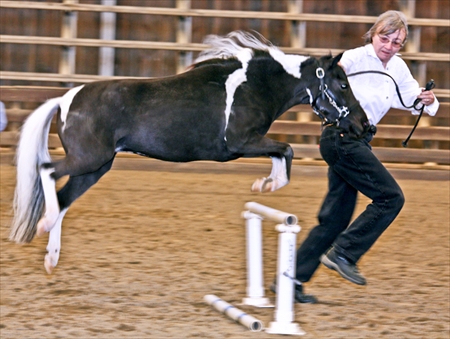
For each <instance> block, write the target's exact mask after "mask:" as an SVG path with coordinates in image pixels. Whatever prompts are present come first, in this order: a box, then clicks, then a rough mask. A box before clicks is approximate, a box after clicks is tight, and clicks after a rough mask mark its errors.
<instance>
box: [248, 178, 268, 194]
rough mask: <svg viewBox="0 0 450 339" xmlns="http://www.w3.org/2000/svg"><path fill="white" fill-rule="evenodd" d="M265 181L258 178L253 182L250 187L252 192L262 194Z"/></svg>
mask: <svg viewBox="0 0 450 339" xmlns="http://www.w3.org/2000/svg"><path fill="white" fill-rule="evenodd" d="M266 180H267V178H259V179H256V180H255V182H254V183H253V185H252V189H251V191H252V192H262V188H263V186H264V182H265V181H266Z"/></svg>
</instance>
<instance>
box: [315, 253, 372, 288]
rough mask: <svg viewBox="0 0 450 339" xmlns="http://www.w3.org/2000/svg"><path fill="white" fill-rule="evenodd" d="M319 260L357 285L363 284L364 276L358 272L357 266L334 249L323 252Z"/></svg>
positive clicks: (364, 281)
mask: <svg viewBox="0 0 450 339" xmlns="http://www.w3.org/2000/svg"><path fill="white" fill-rule="evenodd" d="M320 261H321V262H322V264H324V265H325V266H326V267H328V268H329V269H332V270H335V271H336V272H338V273H339V274H340V275H341V277H343V278H345V279H347V280H348V281H351V282H352V283H354V284H357V285H365V284H366V278H364V277H363V275H362V274H361V273H359V270H358V267H357V266H356V265H355V264H352V263H351V262H350V261H348V259H347V258H345V257H344V256H342V255H339V254H338V253H336V251H335V250H334V249H331V250H330V251H329V252H328V254H324V255H322V256H321V257H320Z"/></svg>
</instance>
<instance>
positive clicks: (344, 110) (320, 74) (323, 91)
mask: <svg viewBox="0 0 450 339" xmlns="http://www.w3.org/2000/svg"><path fill="white" fill-rule="evenodd" d="M316 77H317V78H318V79H319V80H320V85H319V91H320V96H321V97H322V100H325V98H327V99H328V102H329V103H330V104H331V106H333V107H334V108H335V109H336V111H338V113H339V116H338V117H337V118H336V120H335V121H333V120H330V119H328V118H327V117H326V116H324V115H323V114H322V112H321V111H320V109H319V108H318V107H317V106H316V105H317V99H318V98H319V96H316V98H315V99H314V100H313V102H312V103H311V107H312V109H313V111H314V113H315V114H317V115H318V116H319V118H320V119H321V120H322V124H323V126H330V125H336V126H339V123H340V122H341V120H342V119H344V118H345V117H347V115H349V114H350V112H351V110H352V109H353V108H354V107H356V106H358V105H359V103H358V102H357V103H356V104H355V105H353V106H351V107H350V108H349V107H347V106H339V105H338V104H337V103H336V100H334V98H333V96H332V94H331V93H330V92H329V90H328V86H327V85H326V84H325V81H324V78H325V71H324V70H323V68H322V67H318V68H317V69H316Z"/></svg>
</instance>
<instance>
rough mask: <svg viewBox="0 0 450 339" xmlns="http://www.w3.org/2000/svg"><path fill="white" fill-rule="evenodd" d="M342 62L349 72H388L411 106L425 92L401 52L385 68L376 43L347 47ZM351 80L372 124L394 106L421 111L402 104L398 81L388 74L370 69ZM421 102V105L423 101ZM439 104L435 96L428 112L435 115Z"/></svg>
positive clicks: (413, 111)
mask: <svg viewBox="0 0 450 339" xmlns="http://www.w3.org/2000/svg"><path fill="white" fill-rule="evenodd" d="M340 64H341V65H342V67H343V68H344V70H345V73H346V74H351V73H355V72H360V71H369V70H376V71H381V72H385V73H388V74H389V75H390V76H392V77H393V78H394V79H395V81H396V82H397V84H398V86H399V89H400V93H401V95H402V99H403V102H404V103H405V105H406V106H411V105H412V104H413V103H414V100H416V99H417V96H418V95H419V94H420V93H421V88H420V87H419V84H418V82H417V81H416V80H415V79H414V78H413V76H412V75H411V72H410V70H409V68H408V66H407V65H406V63H405V62H404V61H403V60H402V59H401V58H400V57H399V56H397V55H394V56H393V57H392V58H391V59H390V60H389V62H388V63H387V65H386V68H384V67H383V65H382V63H381V60H380V59H379V58H378V57H377V55H376V53H375V50H374V48H373V45H372V44H367V45H365V46H363V47H358V48H355V49H351V50H348V51H345V52H344V54H343V56H342V59H341V61H340ZM348 80H349V82H350V86H351V88H352V91H353V93H354V95H355V97H356V99H357V100H359V102H360V104H361V106H362V108H363V109H364V111H365V112H366V114H367V117H368V119H369V121H370V123H371V124H372V125H376V124H378V122H379V121H380V120H381V119H382V118H383V116H384V115H385V114H386V113H387V112H388V111H389V109H390V108H398V109H403V110H410V111H411V112H412V114H419V113H420V112H419V111H417V110H415V109H413V108H410V109H406V108H405V107H404V106H403V105H402V104H401V102H400V100H399V98H398V95H397V92H396V90H395V84H394V82H393V81H392V79H391V78H390V77H388V76H385V75H382V74H374V73H368V74H361V75H355V76H352V77H349V78H348ZM417 106H418V107H419V108H420V107H422V104H418V105H417ZM438 108H439V102H438V100H437V99H436V98H435V100H434V102H433V104H431V105H428V106H425V109H424V112H426V113H428V114H429V115H431V116H433V115H435V114H436V112H437V110H438Z"/></svg>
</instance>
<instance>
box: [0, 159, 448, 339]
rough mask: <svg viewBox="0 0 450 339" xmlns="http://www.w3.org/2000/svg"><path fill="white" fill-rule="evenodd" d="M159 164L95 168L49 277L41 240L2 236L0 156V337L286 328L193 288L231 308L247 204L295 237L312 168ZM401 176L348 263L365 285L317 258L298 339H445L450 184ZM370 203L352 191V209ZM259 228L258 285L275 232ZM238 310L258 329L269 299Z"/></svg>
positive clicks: (5, 203)
mask: <svg viewBox="0 0 450 339" xmlns="http://www.w3.org/2000/svg"><path fill="white" fill-rule="evenodd" d="M168 168H169V170H167V171H142V170H141V171H133V170H117V169H116V170H113V171H111V172H109V173H108V174H107V175H106V176H105V177H104V178H102V180H101V181H100V182H99V183H98V184H97V185H96V186H95V187H93V188H92V189H91V190H89V191H88V192H87V193H86V194H85V195H84V196H82V197H81V198H80V199H79V200H78V201H76V202H75V203H74V205H73V206H72V207H71V209H70V210H69V212H68V213H67V215H66V217H65V219H64V223H63V236H62V254H61V257H60V261H59V265H58V267H57V268H56V269H55V270H54V272H53V274H52V275H47V274H46V272H45V269H44V266H43V259H44V255H45V252H46V251H45V247H46V244H47V236H45V237H42V238H37V239H35V240H34V241H33V242H32V243H31V244H29V245H25V246H19V245H16V244H12V243H10V242H8V240H7V236H8V225H9V221H10V208H11V201H12V197H13V190H14V181H15V173H14V167H12V166H9V165H2V166H0V170H1V172H0V173H1V230H0V231H1V234H0V235H1V274H0V278H1V280H0V283H1V284H0V287H1V305H0V307H1V308H0V312H1V313H0V315H1V324H0V337H1V338H2V339H7V338H107V339H113V338H236V339H245V338H282V337H283V338H286V336H281V335H271V334H267V333H266V332H264V331H263V332H250V331H248V330H247V329H246V328H244V327H243V326H242V325H240V324H238V323H236V322H234V321H233V320H230V319H229V318H227V317H226V316H224V315H222V314H220V313H219V312H217V311H215V310H214V309H212V308H211V307H210V306H209V305H207V304H205V303H204V302H203V296H204V295H206V294H215V295H217V296H219V297H220V298H222V299H224V300H225V301H227V302H229V303H232V304H234V305H235V306H238V304H239V303H240V302H241V301H242V298H244V297H245V296H246V295H245V294H246V261H245V230H244V219H242V218H241V212H242V211H243V210H244V204H245V202H248V201H256V202H259V203H261V204H264V205H267V206H270V207H273V208H276V209H280V210H282V211H286V212H290V213H293V214H295V215H297V216H298V218H299V225H300V226H301V227H302V231H301V232H300V233H299V236H298V242H301V241H302V240H303V239H304V237H305V236H306V234H307V233H308V231H309V230H310V229H311V228H312V227H313V226H314V225H315V223H316V214H317V211H318V208H319V206H320V204H321V201H322V198H323V196H324V194H325V190H326V178H325V176H324V175H323V170H321V171H319V172H320V173H319V172H318V173H316V175H314V172H315V170H314V169H313V170H312V171H311V172H312V175H298V174H295V173H294V175H293V178H292V182H291V183H290V184H289V186H287V187H285V188H283V189H281V190H279V191H277V192H274V193H270V194H264V195H261V194H253V193H251V192H250V186H251V184H252V183H253V181H254V179H256V177H259V176H262V175H264V174H268V173H263V172H261V173H258V170H255V171H254V172H255V173H248V172H246V171H243V173H239V171H234V172H232V173H227V171H226V170H224V171H216V172H212V173H211V172H207V171H205V172H202V171H193V172H182V171H171V170H170V166H169V167H168ZM399 183H400V185H401V187H402V188H403V190H404V193H405V196H406V205H405V207H404V209H403V210H402V212H401V214H400V215H399V216H398V218H397V219H396V220H395V222H394V223H393V224H392V225H391V227H390V228H389V229H388V230H387V231H386V232H385V234H384V235H383V236H382V237H381V238H380V239H379V241H378V242H377V243H376V244H375V246H374V247H373V248H372V249H371V250H370V251H369V252H368V253H367V254H366V255H365V256H364V257H363V259H362V260H361V261H360V263H359V266H360V269H361V271H362V273H363V274H364V275H365V276H366V278H367V279H368V285H367V286H357V285H354V284H351V283H349V282H347V281H346V280H344V279H342V278H341V277H340V276H338V275H337V274H336V273H335V272H332V271H330V270H328V269H326V268H325V267H321V268H319V270H318V271H317V272H316V274H315V276H314V278H313V280H312V281H311V282H310V283H308V284H307V285H306V289H307V292H308V293H312V294H315V295H316V296H317V297H318V298H319V301H320V303H318V304H315V305H300V304H296V305H295V321H296V322H297V323H298V324H299V325H300V327H301V328H302V329H303V330H304V331H305V332H306V334H305V335H304V336H303V338H305V339H313V338H314V339H322V338H333V339H338V338H345V339H351V338H358V339H359V338H364V339H372V338H373V339H379V338H389V339H401V338H405V339H414V338H420V339H424V338H427V339H438V338H442V339H448V338H449V335H450V332H449V322H450V319H449V318H450V317H449V312H450V308H449V307H450V305H449V290H450V288H449V287H450V286H449V254H450V253H449V242H450V237H449V181H448V180H445V181H424V180H405V179H399ZM367 203H368V200H367V199H366V198H364V197H361V198H360V200H359V204H358V211H361V210H362V209H363V208H364V206H365V205H366V204H367ZM263 224H264V280H265V284H266V287H268V286H269V284H270V283H271V282H272V280H273V278H274V274H275V269H276V256H277V255H276V253H277V237H278V234H277V232H276V231H275V230H274V226H275V225H274V224H272V223H271V222H268V221H267V222H266V221H265V222H264V223H263ZM267 296H268V297H270V298H271V299H273V300H274V295H273V294H272V293H271V292H270V291H268V292H267ZM238 307H239V308H241V309H242V310H245V311H246V312H247V313H249V314H250V315H252V316H254V317H256V318H258V319H260V320H261V321H262V322H263V323H264V324H265V325H266V326H268V325H269V323H270V322H271V321H273V319H274V310H273V309H267V308H263V309H258V308H253V307H249V306H238Z"/></svg>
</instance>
